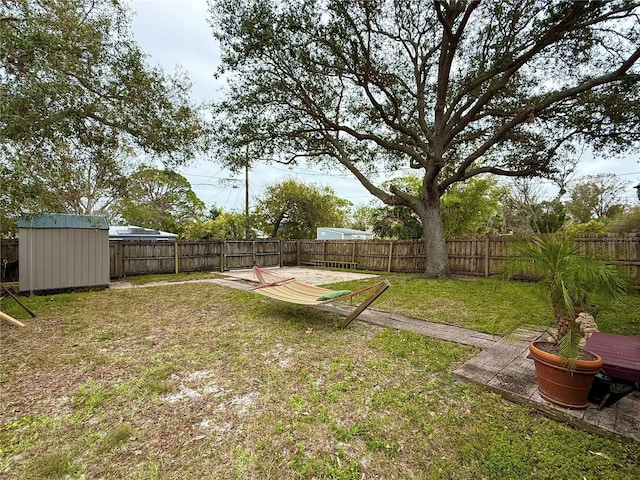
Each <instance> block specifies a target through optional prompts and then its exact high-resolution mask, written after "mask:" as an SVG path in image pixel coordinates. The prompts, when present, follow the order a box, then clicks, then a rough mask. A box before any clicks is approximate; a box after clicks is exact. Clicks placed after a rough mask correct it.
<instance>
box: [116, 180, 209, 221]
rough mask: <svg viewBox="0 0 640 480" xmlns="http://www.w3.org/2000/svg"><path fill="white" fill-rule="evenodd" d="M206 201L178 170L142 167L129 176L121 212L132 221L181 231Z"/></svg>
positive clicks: (124, 217)
mask: <svg viewBox="0 0 640 480" xmlns="http://www.w3.org/2000/svg"><path fill="white" fill-rule="evenodd" d="M204 208H205V205H204V203H203V202H202V200H200V199H199V198H198V197H197V195H196V194H195V193H194V192H193V190H191V184H190V183H189V181H188V180H187V179H186V178H184V177H183V176H182V175H180V174H179V173H176V172H173V171H171V170H158V169H155V168H148V167H141V168H139V169H138V170H137V171H136V172H135V173H134V174H133V175H131V177H130V178H129V181H128V184H127V195H126V197H125V198H124V199H123V200H122V202H121V206H120V215H121V217H122V219H123V220H125V221H126V222H128V223H129V224H131V225H137V226H139V227H146V228H154V229H157V230H164V231H167V232H171V233H178V234H182V232H183V231H184V229H185V228H186V227H187V225H188V224H189V222H190V221H192V220H197V219H200V218H202V216H203V214H204Z"/></svg>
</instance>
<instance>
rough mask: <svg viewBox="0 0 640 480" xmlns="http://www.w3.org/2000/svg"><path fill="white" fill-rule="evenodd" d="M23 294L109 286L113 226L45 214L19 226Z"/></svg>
mask: <svg viewBox="0 0 640 480" xmlns="http://www.w3.org/2000/svg"><path fill="white" fill-rule="evenodd" d="M18 236H19V238H20V246H19V261H20V264H19V272H20V287H19V288H20V291H21V292H29V293H51V292H63V291H70V290H77V289H81V290H84V289H100V288H107V287H108V286H109V225H108V223H107V219H106V217H102V216H95V215H66V214H45V215H37V216H33V217H28V218H23V219H21V220H20V221H19V222H18Z"/></svg>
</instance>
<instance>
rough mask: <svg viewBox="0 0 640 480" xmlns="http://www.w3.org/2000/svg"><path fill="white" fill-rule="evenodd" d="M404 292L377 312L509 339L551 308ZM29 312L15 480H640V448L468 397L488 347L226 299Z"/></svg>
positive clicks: (10, 411)
mask: <svg viewBox="0 0 640 480" xmlns="http://www.w3.org/2000/svg"><path fill="white" fill-rule="evenodd" d="M390 280H391V283H392V288H391V289H390V290H389V291H387V293H385V294H384V295H383V297H381V299H380V300H379V302H380V304H378V303H376V307H377V308H381V307H384V308H393V309H394V311H401V310H402V311H403V313H407V314H408V313H409V312H414V313H415V314H412V316H417V314H418V313H421V312H422V313H421V316H422V318H428V319H430V320H433V319H435V318H437V319H438V320H439V321H445V322H447V323H454V322H455V321H458V322H460V323H463V324H465V326H468V325H469V324H474V322H475V323H477V324H478V325H482V321H481V318H482V317H483V315H484V313H486V312H494V315H495V317H494V318H493V319H492V325H498V326H499V328H500V329H501V330H505V331H509V329H510V328H511V325H515V324H517V323H518V322H519V321H523V320H522V318H520V317H522V316H523V315H522V311H518V309H521V308H522V307H523V305H525V306H526V305H529V306H531V305H534V303H531V302H535V301H536V300H535V296H534V295H533V292H532V290H530V289H529V286H527V285H526V284H523V285H521V286H520V285H518V286H511V285H509V286H507V287H504V288H503V287H500V288H498V290H497V291H494V288H493V287H494V283H493V282H492V281H490V280H489V281H487V280H482V279H478V280H476V279H474V280H451V281H447V282H442V285H440V284H439V282H431V281H426V280H423V279H421V278H420V277H419V276H406V277H405V276H400V275H393V276H390ZM520 288H522V289H523V290H522V292H523V293H522V295H523V296H526V298H527V299H528V300H526V301H523V302H522V303H520V301H518V300H517V299H515V298H514V297H515V296H517V295H520V293H518V292H520V290H519V289H520ZM411 289H413V291H414V295H411V294H410V291H411ZM512 289H515V290H512ZM416 292H417V293H416ZM489 295H495V297H491V298H480V299H477V298H475V296H485V297H487V296H489ZM500 296H504V297H505V298H502V299H499V298H498V297H500ZM418 297H419V298H418ZM24 300H25V301H26V302H27V303H28V304H29V306H30V307H31V308H32V309H34V310H35V311H36V312H37V313H38V317H37V318H36V319H30V318H29V317H28V316H27V315H25V314H24V312H20V311H18V310H15V309H13V310H11V312H13V314H15V316H17V317H19V318H21V319H23V321H24V322H25V323H26V327H25V328H16V327H13V326H10V325H8V324H6V323H3V324H0V335H1V338H2V350H1V351H0V390H1V391H2V405H3V415H2V419H1V421H0V422H1V423H0V478H7V479H22V478H34V479H38V478H83V477H84V478H105V479H117V478H131V479H178V478H180V479H200V478H220V479H236V478H237V479H245V478H256V479H262V478H279V479H312V478H316V479H356V478H357V479H359V478H362V476H363V475H364V476H365V477H366V478H420V479H430V478H433V479H441V478H455V479H478V478H536V479H538V478H539V479H544V478H548V479H563V478H567V479H574V478H583V477H584V478H588V479H590V480H591V479H598V478H602V479H609V478H616V479H635V478H638V477H639V476H640V466H639V465H638V462H637V459H638V458H640V445H639V444H637V443H625V442H622V441H617V440H613V439H607V438H603V437H599V436H597V435H593V434H589V433H586V432H582V431H579V430H575V429H573V428H571V427H569V426H567V425H565V424H562V423H558V422H555V421H553V420H550V419H547V418H545V417H543V416H541V415H539V414H538V413H536V412H534V411H532V410H530V409H528V408H525V407H522V406H519V405H516V404H513V403H510V402H508V401H506V400H504V399H502V398H501V397H500V396H498V395H495V394H492V393H490V392H488V391H487V390H486V389H484V388H481V387H477V386H471V385H465V384H460V383H457V382H455V381H454V379H453V378H452V373H451V372H452V371H453V370H454V369H455V368H456V367H457V366H459V365H461V364H462V363H463V362H465V361H466V360H467V359H469V358H471V357H473V356H474V355H476V354H477V353H478V350H477V349H474V348H471V347H467V346H463V345H458V344H453V343H449V342H443V341H439V340H435V339H430V338H426V337H422V336H420V335H417V334H414V333H410V332H401V331H395V330H391V329H381V328H378V327H374V326H370V325H365V324H361V323H355V324H353V326H352V327H350V328H349V329H346V330H342V329H338V328H336V324H337V321H338V320H339V319H338V317H336V316H334V315H332V314H328V313H323V312H320V311H316V310H313V309H309V308H304V307H297V306H293V305H281V306H278V307H277V308H274V306H273V305H272V304H271V302H270V301H269V300H268V299H264V298H262V297H260V296H257V295H254V294H251V293H247V292H242V291H237V290H232V289H227V288H223V287H220V286H217V285H212V284H187V285H167V286H160V287H155V288H145V289H126V290H113V291H103V292H89V293H80V294H64V295H57V296H47V297H31V298H25V299H24ZM445 300H446V301H445ZM447 301H448V302H450V303H449V305H452V304H454V305H457V308H455V309H453V308H452V309H451V311H450V313H449V315H447V314H446V311H447V307H446V304H447ZM10 302H12V301H11V300H8V301H7V302H6V303H5V302H4V301H3V305H2V308H3V310H4V311H7V312H8V313H9V310H10V308H13V307H12V306H11V305H10ZM634 302H636V300H635V299H634V300H632V301H631V303H630V305H631V307H632V308H638V303H634ZM510 303H515V305H513V306H512V307H510ZM492 305H493V306H494V307H492ZM538 305H540V304H538ZM5 307H7V308H6V310H5ZM495 312H497V313H495ZM432 315H433V317H432ZM512 316H515V317H518V320H517V321H516V320H512V319H511V317H512ZM503 317H505V318H503ZM542 318H543V317H542ZM456 319H457V320H456ZM527 323H536V322H533V321H528V322H527ZM625 325H626V326H627V327H626V328H628V329H629V330H630V331H631V333H632V332H633V331H637V330H636V328H637V326H636V325H635V324H634V323H633V322H632V321H628V320H626V323H625ZM491 328H493V327H491V326H489V325H488V322H487V323H485V325H484V329H485V330H487V331H490V330H491Z"/></svg>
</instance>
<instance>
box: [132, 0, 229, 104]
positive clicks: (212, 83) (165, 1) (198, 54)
mask: <svg viewBox="0 0 640 480" xmlns="http://www.w3.org/2000/svg"><path fill="white" fill-rule="evenodd" d="M129 5H130V7H131V9H132V11H133V19H132V20H133V21H132V27H133V33H134V37H135V39H136V41H137V43H138V45H140V48H141V49H142V50H143V51H144V52H145V53H146V54H148V56H149V58H148V61H149V62H150V63H151V64H152V65H160V66H161V67H163V68H164V70H165V71H167V72H173V71H174V70H175V68H176V66H180V67H181V69H182V70H184V71H185V72H186V73H187V74H188V76H189V78H190V79H191V81H192V82H193V98H194V100H196V101H203V100H213V99H215V98H217V97H219V96H220V92H219V90H220V87H221V85H220V83H219V82H218V81H216V79H215V78H214V73H215V71H216V68H217V67H218V65H219V63H220V50H219V48H218V45H217V42H216V41H215V40H214V38H213V35H212V33H211V28H210V26H209V24H208V23H207V18H208V10H207V4H206V2H204V1H195V0H194V1H189V0H162V1H158V0H132V1H131V2H130V4H129Z"/></svg>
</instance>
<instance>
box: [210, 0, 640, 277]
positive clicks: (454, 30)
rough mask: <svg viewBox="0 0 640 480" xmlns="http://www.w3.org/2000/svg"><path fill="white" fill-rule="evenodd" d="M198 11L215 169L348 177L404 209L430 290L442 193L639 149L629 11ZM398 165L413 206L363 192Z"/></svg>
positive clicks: (391, 194) (439, 246)
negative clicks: (219, 159)
mask: <svg viewBox="0 0 640 480" xmlns="http://www.w3.org/2000/svg"><path fill="white" fill-rule="evenodd" d="M211 14H212V23H213V26H214V30H215V37H216V38H217V39H218V40H219V42H220V45H221V50H222V62H223V66H222V69H221V73H224V74H225V75H226V76H227V77H228V78H229V89H228V90H229V91H228V95H227V97H226V98H225V99H224V100H223V101H222V102H220V103H219V105H218V113H219V114H220V116H219V119H220V122H221V128H220V131H219V139H220V141H221V142H222V144H223V145H224V146H225V148H226V151H227V153H228V155H227V157H226V161H227V162H229V163H232V164H234V163H235V164H236V165H237V164H238V163H239V162H240V163H241V162H245V163H246V162H247V161H250V160H247V159H262V158H270V159H272V160H275V161H281V162H287V163H295V162H298V161H301V160H302V159H305V160H307V161H313V162H318V163H320V164H323V165H326V166H328V167H329V168H333V169H335V168H341V169H344V170H346V171H348V172H351V173H352V174H353V175H354V176H355V177H356V178H357V179H358V180H359V181H360V182H361V183H362V185H363V186H364V187H365V188H366V189H367V190H368V191H369V192H371V194H372V195H374V196H376V197H377V198H379V199H380V200H382V201H383V202H384V203H385V204H387V205H403V206H406V207H408V208H410V209H411V210H413V211H414V212H416V214H417V215H418V216H419V218H420V219H421V222H422V225H423V229H424V237H425V242H426V248H427V251H428V252H429V253H428V255H427V262H426V271H425V274H426V275H427V276H430V277H442V276H447V275H448V262H447V251H446V245H445V239H444V227H443V223H442V218H441V215H440V214H441V211H440V208H441V205H440V199H441V197H442V195H443V194H444V193H445V192H446V191H447V190H449V189H450V188H451V186H452V185H454V184H455V183H457V182H464V181H467V180H468V179H470V178H473V177H475V176H477V175H480V174H495V175H503V176H511V177H518V176H550V175H553V174H554V173H556V171H557V168H556V165H557V164H558V163H559V162H560V160H562V159H563V158H566V157H567V156H571V155H572V154H573V153H574V151H575V149H576V148H577V146H578V145H583V144H586V145H590V146H591V147H592V148H594V149H596V150H600V151H608V152H622V151H625V150H626V149H628V148H631V147H632V146H634V145H637V141H638V139H639V137H640V134H639V125H640V84H639V80H640V73H639V69H638V59H639V58H640V22H639V20H638V18H639V16H640V15H639V14H640V6H639V4H638V2H637V1H632V0H610V1H582V2H576V1H571V0H557V1H553V2H549V1H546V0H523V1H519V2H504V1H502V0H493V1H483V2H481V1H477V0H469V1H464V0H437V1H433V0H352V1H343V0H291V1H289V2H284V3H283V2H271V1H268V0H248V1H244V2H237V1H236V0H214V1H213V2H212V7H211ZM245 148H246V150H245ZM236 152H243V153H244V154H247V155H244V156H239V155H237V154H236ZM254 161H255V160H254ZM399 167H403V168H406V167H410V168H413V169H415V170H416V172H417V173H418V174H419V175H420V178H421V188H420V191H419V193H418V194H417V195H415V194H410V193H408V192H406V191H403V190H400V189H396V188H393V186H391V187H390V188H389V189H388V190H387V189H384V188H381V187H380V186H377V185H376V184H375V182H374V180H373V179H374V178H376V177H375V174H377V173H378V172H380V171H394V170H395V169H397V168H399Z"/></svg>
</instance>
